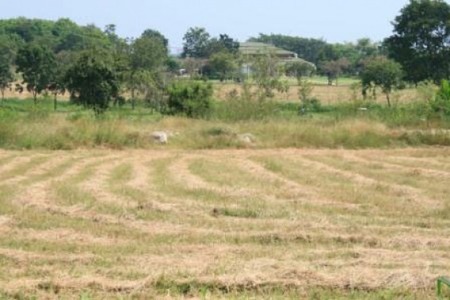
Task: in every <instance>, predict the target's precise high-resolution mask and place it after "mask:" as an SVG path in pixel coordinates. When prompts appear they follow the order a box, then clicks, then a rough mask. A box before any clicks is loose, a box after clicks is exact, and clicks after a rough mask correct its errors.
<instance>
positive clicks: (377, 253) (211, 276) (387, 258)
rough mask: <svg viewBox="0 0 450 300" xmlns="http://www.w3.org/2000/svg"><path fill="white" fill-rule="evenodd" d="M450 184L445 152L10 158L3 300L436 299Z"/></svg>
mask: <svg viewBox="0 0 450 300" xmlns="http://www.w3.org/2000/svg"><path fill="white" fill-rule="evenodd" d="M449 180H450V149H447V148H424V149H397V150H358V151H356V150H355V151H351V150H295V149H284V150H217V151H213V150H208V151H175V150H170V151H163V150H152V151H143V150H132V151H109V150H86V151H83V150H79V151H66V152H58V151H53V152H50V151H49V152H46V151H41V152H36V151H33V152H19V151H17V152H16V151H0V268H1V270H2V271H1V272H0V291H2V293H3V295H4V297H6V298H8V297H20V296H21V295H33V296H36V297H38V298H59V297H66V298H77V297H80V296H83V297H84V296H85V297H86V298H89V297H92V298H110V297H112V296H119V297H121V296H124V297H133V296H135V297H137V298H139V297H142V298H150V297H167V298H171V297H173V298H178V297H180V296H182V297H186V298H189V297H194V298H195V297H199V298H202V297H206V298H208V297H211V298H216V297H219V298H220V297H236V298H239V297H252V296H254V297H267V298H269V297H271V298H277V297H278V298H293V299H296V298H299V297H306V296H310V297H312V295H316V297H319V298H321V297H324V298H327V297H328V296H329V297H330V298H338V296H337V295H341V296H342V297H346V296H349V295H354V297H355V298H354V299H360V298H369V297H371V295H381V294H382V293H385V291H386V290H390V291H391V292H389V293H392V294H389V293H388V294H387V295H388V296H387V297H388V298H389V295H391V296H392V297H394V298H395V297H397V296H399V297H400V296H405V297H418V298H419V299H426V298H430V299H432V298H433V295H434V291H433V287H434V281H435V279H436V277H437V276H439V275H444V274H446V273H449V272H450V253H449V251H448V249H450V196H449V195H450V185H449V184H448V183H449ZM327 295H328V296H327ZM330 295H331V296H330ZM383 295H385V294H383ZM0 298H1V294H0Z"/></svg>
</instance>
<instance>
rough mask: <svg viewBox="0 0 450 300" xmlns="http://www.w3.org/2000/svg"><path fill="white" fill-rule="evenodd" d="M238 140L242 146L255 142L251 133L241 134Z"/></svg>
mask: <svg viewBox="0 0 450 300" xmlns="http://www.w3.org/2000/svg"><path fill="white" fill-rule="evenodd" d="M238 140H239V141H240V142H242V143H244V144H253V143H254V142H256V138H255V136H254V135H253V134H251V133H243V134H239V135H238Z"/></svg>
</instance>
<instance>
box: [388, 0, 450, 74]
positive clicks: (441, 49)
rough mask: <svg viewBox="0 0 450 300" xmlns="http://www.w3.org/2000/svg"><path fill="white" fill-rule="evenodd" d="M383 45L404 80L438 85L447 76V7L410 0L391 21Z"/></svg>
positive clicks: (435, 1) (433, 1)
mask: <svg viewBox="0 0 450 300" xmlns="http://www.w3.org/2000/svg"><path fill="white" fill-rule="evenodd" d="M393 25H394V34H393V35H392V36H391V37H389V38H387V39H386V40H385V42H384V44H385V47H386V48H387V51H388V54H389V57H390V58H392V59H394V60H396V61H397V62H399V63H400V64H401V65H402V67H403V69H404V71H405V72H406V79H407V80H409V81H412V82H415V83H417V82H420V81H424V80H426V79H431V80H433V81H434V82H435V83H439V82H440V81H441V80H442V79H445V78H449V77H450V60H449V59H448V58H449V57H450V5H449V4H447V3H446V2H445V1H443V0H411V1H410V3H409V4H408V5H406V6H405V7H404V8H403V9H402V10H401V12H400V15H399V16H397V17H396V18H395V21H394V22H393Z"/></svg>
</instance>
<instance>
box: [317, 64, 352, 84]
mask: <svg viewBox="0 0 450 300" xmlns="http://www.w3.org/2000/svg"><path fill="white" fill-rule="evenodd" d="M349 66H350V62H349V61H348V59H347V58H340V59H337V60H332V61H325V62H323V63H322V64H321V65H320V69H321V71H322V73H324V74H325V75H326V76H327V78H328V85H332V84H333V81H336V85H338V78H339V76H341V75H342V73H343V72H344V71H345V70H346V69H347V68H348V67H349Z"/></svg>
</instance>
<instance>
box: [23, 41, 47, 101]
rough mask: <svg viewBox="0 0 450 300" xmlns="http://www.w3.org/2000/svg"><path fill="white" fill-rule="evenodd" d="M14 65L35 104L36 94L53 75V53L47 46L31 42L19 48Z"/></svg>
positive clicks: (44, 87)
mask: <svg viewBox="0 0 450 300" xmlns="http://www.w3.org/2000/svg"><path fill="white" fill-rule="evenodd" d="M16 65H17V71H19V72H21V73H22V76H23V83H24V84H26V88H27V90H28V91H29V92H30V93H32V94H33V100H34V104H36V103H37V96H38V95H39V94H40V93H42V91H44V90H46V89H47V88H48V87H49V85H50V83H51V81H52V78H53V76H54V72H55V67H56V62H55V55H54V54H53V52H52V51H51V50H50V49H49V48H47V47H45V46H40V45H37V44H34V43H32V44H29V45H27V46H25V47H24V48H22V49H20V50H19V52H18V53H17V58H16Z"/></svg>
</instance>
